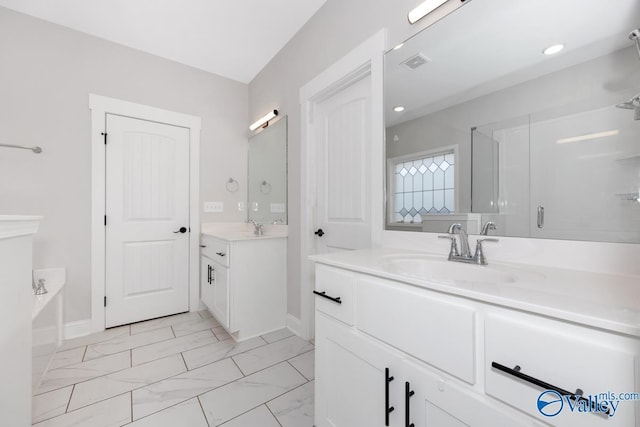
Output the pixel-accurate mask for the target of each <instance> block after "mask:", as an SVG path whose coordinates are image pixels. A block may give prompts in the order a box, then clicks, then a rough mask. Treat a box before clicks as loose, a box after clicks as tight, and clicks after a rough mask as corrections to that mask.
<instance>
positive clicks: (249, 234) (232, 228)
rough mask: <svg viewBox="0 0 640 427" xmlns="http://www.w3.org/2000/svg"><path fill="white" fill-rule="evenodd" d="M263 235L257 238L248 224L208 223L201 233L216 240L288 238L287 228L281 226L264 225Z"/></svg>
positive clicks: (251, 225) (251, 226)
mask: <svg viewBox="0 0 640 427" xmlns="http://www.w3.org/2000/svg"><path fill="white" fill-rule="evenodd" d="M262 230H263V234H262V235H261V236H256V235H255V234H254V233H253V224H246V223H243V222H242V223H235V222H234V223H207V224H202V226H201V230H200V232H201V233H202V234H204V235H206V236H211V237H215V238H216V239H221V240H226V241H228V242H232V241H242V240H264V239H285V238H287V226H286V225H279V224H275V225H274V224H264V225H263V226H262Z"/></svg>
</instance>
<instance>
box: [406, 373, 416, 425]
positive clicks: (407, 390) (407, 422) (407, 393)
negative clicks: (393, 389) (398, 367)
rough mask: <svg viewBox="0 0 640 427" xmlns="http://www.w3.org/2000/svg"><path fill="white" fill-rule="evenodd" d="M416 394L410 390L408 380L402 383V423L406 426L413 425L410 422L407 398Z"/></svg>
mask: <svg viewBox="0 0 640 427" xmlns="http://www.w3.org/2000/svg"><path fill="white" fill-rule="evenodd" d="M414 394H416V392H415V391H413V390H411V385H409V381H406V382H405V383H404V425H405V426H406V427H414V425H413V423H412V422H411V409H410V405H409V399H411V396H413V395H414Z"/></svg>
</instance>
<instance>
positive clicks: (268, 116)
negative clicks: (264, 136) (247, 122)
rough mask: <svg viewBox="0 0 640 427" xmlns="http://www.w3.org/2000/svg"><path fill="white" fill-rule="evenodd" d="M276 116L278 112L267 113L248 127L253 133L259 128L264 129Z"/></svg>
mask: <svg viewBox="0 0 640 427" xmlns="http://www.w3.org/2000/svg"><path fill="white" fill-rule="evenodd" d="M277 116H278V110H273V111H269V112H268V113H267V114H266V115H265V116H264V117H262V118H261V119H258V120H256V121H255V122H254V123H253V124H252V125H251V126H249V130H250V131H254V130H256V129H258V128H259V127H263V128H266V127H267V126H269V120H272V119H274V118H276V117H277Z"/></svg>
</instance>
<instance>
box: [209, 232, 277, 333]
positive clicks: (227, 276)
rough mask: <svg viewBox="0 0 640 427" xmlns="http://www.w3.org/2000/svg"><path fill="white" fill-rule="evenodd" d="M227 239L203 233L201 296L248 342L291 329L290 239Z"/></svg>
mask: <svg viewBox="0 0 640 427" xmlns="http://www.w3.org/2000/svg"><path fill="white" fill-rule="evenodd" d="M242 237H243V238H239V239H233V238H228V239H222V238H218V237H215V236H212V235H207V234H203V235H202V238H201V257H200V297H201V299H202V302H203V303H204V304H205V305H206V306H207V308H208V309H209V311H210V312H211V314H212V315H213V316H214V317H215V318H216V320H217V321H218V322H220V324H221V325H222V326H224V328H225V329H226V330H227V331H228V332H229V334H231V336H232V337H233V338H234V339H235V340H237V341H242V340H246V339H249V338H253V337H255V336H258V335H263V334H265V333H267V332H271V331H275V330H278V329H282V328H284V327H285V316H286V303H287V295H286V270H287V267H286V238H285V237H279V238H275V237H274V238H255V239H253V238H246V236H244V235H243V236H242Z"/></svg>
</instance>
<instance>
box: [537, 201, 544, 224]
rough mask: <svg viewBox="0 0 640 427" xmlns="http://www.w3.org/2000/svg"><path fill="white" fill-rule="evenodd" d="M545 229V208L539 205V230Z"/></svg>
mask: <svg viewBox="0 0 640 427" xmlns="http://www.w3.org/2000/svg"><path fill="white" fill-rule="evenodd" d="M542 227H544V206H542V205H538V228H542Z"/></svg>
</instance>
